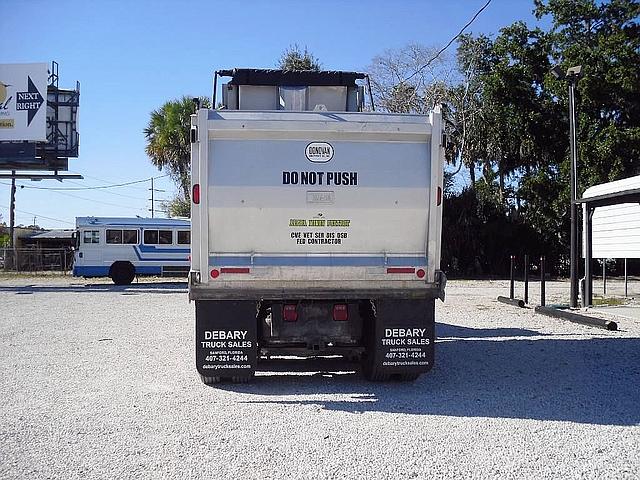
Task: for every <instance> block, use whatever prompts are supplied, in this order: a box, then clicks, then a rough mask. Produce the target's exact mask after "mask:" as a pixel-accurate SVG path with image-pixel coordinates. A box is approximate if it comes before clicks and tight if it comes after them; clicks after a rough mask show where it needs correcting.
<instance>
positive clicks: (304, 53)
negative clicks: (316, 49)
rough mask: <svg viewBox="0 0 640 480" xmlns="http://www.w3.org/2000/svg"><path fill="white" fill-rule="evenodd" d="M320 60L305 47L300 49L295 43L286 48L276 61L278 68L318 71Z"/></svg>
mask: <svg viewBox="0 0 640 480" xmlns="http://www.w3.org/2000/svg"><path fill="white" fill-rule="evenodd" d="M321 67H322V65H321V64H320V61H319V60H318V59H317V58H316V57H315V56H314V55H313V54H312V53H311V52H309V50H308V49H307V47H304V50H302V49H300V47H299V46H298V45H297V44H293V45H291V46H290V47H289V48H287V49H286V50H285V51H284V53H283V54H282V56H281V57H280V60H279V62H278V68H280V70H314V71H316V72H318V71H320V70H321V69H322V68H321Z"/></svg>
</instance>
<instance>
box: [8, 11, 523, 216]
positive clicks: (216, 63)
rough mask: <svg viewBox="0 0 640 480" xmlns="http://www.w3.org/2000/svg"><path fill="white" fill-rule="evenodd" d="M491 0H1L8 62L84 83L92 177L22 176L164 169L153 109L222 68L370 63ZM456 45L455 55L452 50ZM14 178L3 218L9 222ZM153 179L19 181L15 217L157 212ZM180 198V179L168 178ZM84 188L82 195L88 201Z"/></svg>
mask: <svg viewBox="0 0 640 480" xmlns="http://www.w3.org/2000/svg"><path fill="white" fill-rule="evenodd" d="M484 3H485V0H449V1H447V2H442V1H440V0H422V1H400V0H398V1H368V2H356V1H346V0H345V1H337V0H336V1H334V0H324V1H303V0H299V1H276V0H273V1H251V0H244V1H242V2H234V1H228V0H227V1H225V2H219V1H177V0H174V1H171V2H170V1H163V0H157V1H133V0H129V1H115V0H112V1H108V0H106V1H105V0H103V1H64V0H58V1H56V2H51V1H44V0H0V7H1V8H0V10H1V13H0V32H2V42H1V43H0V62H2V63H31V62H46V63H50V62H51V61H52V60H55V61H57V62H58V63H59V65H60V87H62V88H73V87H74V86H75V82H76V80H78V81H80V84H81V89H80V90H81V93H80V128H79V130H80V156H79V158H77V159H70V160H69V170H70V172H73V173H80V174H82V175H84V176H85V179H84V180H74V181H73V183H72V182H66V181H65V182H64V183H63V184H60V183H58V182H55V181H52V180H47V181H41V182H30V181H20V182H19V184H20V185H24V186H25V187H39V188H52V187H82V186H98V185H106V184H111V183H122V182H128V181H134V180H140V179H144V178H149V177H151V176H159V175H162V172H158V170H157V169H156V168H154V167H153V166H152V165H151V163H150V162H149V159H148V158H147V156H146V155H145V152H144V146H145V141H144V136H143V133H142V131H143V129H144V127H145V126H146V123H147V121H148V118H149V113H150V112H151V111H152V110H153V109H155V108H157V107H159V106H160V105H162V103H164V102H165V101H167V100H169V99H173V98H178V97H180V96H182V95H207V96H208V95H210V94H211V84H212V72H213V71H214V70H216V69H220V68H232V67H274V66H275V64H276V63H277V60H278V59H279V57H280V56H281V54H282V52H283V51H284V50H285V49H286V48H287V47H288V46H290V45H291V44H294V43H297V44H298V45H300V46H302V47H304V46H307V47H308V48H309V50H310V51H311V52H312V53H313V54H314V55H315V56H316V57H318V58H319V59H320V61H321V63H322V65H323V67H324V68H327V69H331V70H366V67H367V65H369V64H370V62H371V59H372V58H373V57H374V56H376V55H377V54H380V53H382V52H383V51H384V50H386V49H389V48H399V47H402V46H404V45H406V44H408V43H413V42H416V43H421V44H424V45H427V46H435V47H441V46H444V45H445V44H446V43H447V42H448V41H449V39H450V38H451V37H452V36H453V35H455V34H456V33H457V32H458V30H459V29H460V28H461V27H462V26H463V25H464V24H465V23H467V21H468V20H469V19H470V18H471V17H472V16H473V14H474V13H475V12H476V11H477V10H478V9H479V8H480V7H481V6H482V5H483V4H484ZM532 9H533V1H532V0H493V2H492V3H491V5H490V6H489V7H488V8H487V9H486V10H485V11H484V12H483V13H482V14H481V15H480V16H479V17H478V18H477V20H476V21H475V22H474V24H473V25H472V26H471V27H470V28H469V30H468V31H471V32H474V33H481V32H482V33H485V34H495V33H497V32H498V30H499V29H500V28H501V27H503V26H506V25H509V24H511V23H512V22H514V21H516V20H524V21H526V22H527V23H529V24H533V23H534V22H535V18H534V17H533V16H532V13H531V11H532ZM454 51H455V44H454V45H452V46H451V47H450V49H449V50H448V52H449V53H450V54H453V53H454ZM9 182H10V181H8V180H0V215H2V220H3V221H5V222H7V223H8V219H9V212H8V209H7V208H6V207H8V205H9V194H10V192H9V190H10V189H9V186H8V185H7V183H9ZM149 187H150V185H149V183H140V184H136V185H133V186H130V187H122V188H113V189H106V190H87V191H65V192H59V191H53V190H40V189H34V188H23V189H18V193H17V203H16V208H17V210H18V211H17V213H16V223H22V224H25V225H28V224H31V223H32V222H33V219H34V217H36V222H37V223H38V224H39V225H40V226H44V227H55V228H70V227H72V226H73V225H74V218H75V217H76V216H85V215H96V216H107V215H108V216H135V215H141V216H145V215H148V214H149V212H147V209H148V208H149V207H150V202H149V201H148V198H149V191H148V190H147V189H148V188H149ZM155 187H156V188H159V189H162V190H165V192H158V193H156V198H157V197H160V198H170V197H171V196H173V194H174V192H175V190H176V189H175V186H174V185H173V184H172V182H171V181H170V180H169V179H168V178H160V179H158V180H157V181H156V182H155ZM79 197H81V198H79Z"/></svg>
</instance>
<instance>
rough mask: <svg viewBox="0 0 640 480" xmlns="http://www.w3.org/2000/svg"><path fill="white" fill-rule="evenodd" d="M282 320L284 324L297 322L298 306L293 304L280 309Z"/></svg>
mask: <svg viewBox="0 0 640 480" xmlns="http://www.w3.org/2000/svg"><path fill="white" fill-rule="evenodd" d="M282 319H283V320H284V321H285V322H296V321H298V306H297V305H295V304H289V305H284V306H283V307H282Z"/></svg>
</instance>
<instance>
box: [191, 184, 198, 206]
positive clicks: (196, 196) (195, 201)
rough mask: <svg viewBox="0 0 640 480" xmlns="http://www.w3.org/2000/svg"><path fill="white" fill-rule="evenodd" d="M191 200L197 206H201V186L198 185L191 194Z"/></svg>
mask: <svg viewBox="0 0 640 480" xmlns="http://www.w3.org/2000/svg"><path fill="white" fill-rule="evenodd" d="M191 199H192V200H193V203H195V204H196V205H199V204H200V184H199V183H196V184H195V185H194V186H193V189H192V192H191Z"/></svg>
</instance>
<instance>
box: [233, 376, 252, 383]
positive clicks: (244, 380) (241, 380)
mask: <svg viewBox="0 0 640 480" xmlns="http://www.w3.org/2000/svg"><path fill="white" fill-rule="evenodd" d="M252 378H253V377H231V383H249V382H250V381H251V379H252Z"/></svg>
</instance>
